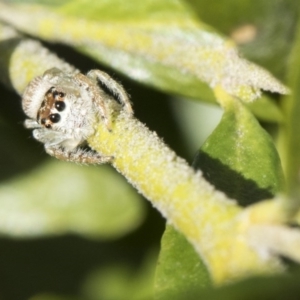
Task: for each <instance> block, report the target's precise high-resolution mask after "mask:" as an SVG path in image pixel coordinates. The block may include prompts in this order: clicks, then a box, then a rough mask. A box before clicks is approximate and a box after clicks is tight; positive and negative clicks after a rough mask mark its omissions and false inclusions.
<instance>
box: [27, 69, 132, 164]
mask: <svg viewBox="0 0 300 300" xmlns="http://www.w3.org/2000/svg"><path fill="white" fill-rule="evenodd" d="M99 82H100V83H102V84H103V85H104V86H106V88H107V89H108V90H110V91H111V92H112V93H113V94H114V95H115V96H116V97H117V99H118V100H119V101H120V102H121V104H122V105H123V106H124V109H125V110H126V111H127V112H128V113H129V114H132V113H133V111H132V108H131V104H130V101H129V99H128V96H127V93H126V92H125V90H124V89H123V87H122V86H121V85H120V84H119V83H117V82H116V81H114V80H113V79H112V78H111V77H110V76H109V75H108V74H106V73H104V72H102V71H100V70H91V71H90V72H88V73H87V75H83V74H81V73H64V72H62V71H61V70H59V69H57V68H52V69H49V70H47V71H46V72H45V73H44V74H43V75H42V76H38V77H36V78H35V79H33V80H32V81H31V82H30V83H29V85H28V86H27V88H26V89H25V92H24V94H23V99H22V106H23V110H24V112H25V113H26V115H27V116H28V117H29V118H30V119H27V120H26V121H25V126H26V127H27V128H32V129H34V130H33V136H34V138H35V139H37V140H38V141H40V142H42V143H44V146H45V150H46V152H47V153H48V154H50V155H52V156H54V157H56V158H58V159H62V160H67V161H74V162H78V163H88V164H89V163H91V164H100V163H105V162H108V161H110V160H111V159H112V157H110V156H100V155H99V154H97V153H95V152H93V151H91V150H89V151H86V150H83V149H82V148H80V145H82V144H83V143H84V142H85V141H86V139H87V138H88V137H89V136H91V135H92V134H93V133H94V131H95V126H96V124H97V122H98V121H99V119H102V120H103V121H104V122H105V124H106V127H107V129H108V130H110V126H111V124H110V114H109V111H108V109H107V102H108V101H109V100H110V99H111V97H110V96H109V95H107V94H106V93H105V92H104V91H103V89H101V88H100V86H99Z"/></svg>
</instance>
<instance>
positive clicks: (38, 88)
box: [22, 76, 51, 119]
mask: <svg viewBox="0 0 300 300" xmlns="http://www.w3.org/2000/svg"><path fill="white" fill-rule="evenodd" d="M50 87H51V84H50V83H49V82H47V81H45V80H44V79H43V77H42V76H38V77H36V78H34V79H33V80H32V81H31V82H30V84H29V85H28V86H27V87H26V89H25V91H24V94H23V98H22V107H23V110H24V112H25V114H26V115H27V116H28V117H30V118H31V119H35V118H36V116H37V113H38V110H39V109H40V107H41V104H42V101H43V99H44V96H45V93H46V92H47V91H48V90H49V89H50Z"/></svg>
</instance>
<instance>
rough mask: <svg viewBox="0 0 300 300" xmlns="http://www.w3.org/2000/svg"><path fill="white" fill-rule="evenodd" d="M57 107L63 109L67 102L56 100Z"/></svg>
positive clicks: (59, 109)
mask: <svg viewBox="0 0 300 300" xmlns="http://www.w3.org/2000/svg"><path fill="white" fill-rule="evenodd" d="M55 108H56V109H57V110H58V111H63V110H64V109H65V108H66V104H65V102H62V101H56V102H55Z"/></svg>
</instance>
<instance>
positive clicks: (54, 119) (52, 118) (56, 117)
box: [49, 114, 60, 123]
mask: <svg viewBox="0 0 300 300" xmlns="http://www.w3.org/2000/svg"><path fill="white" fill-rule="evenodd" d="M49 119H50V121H51V122H53V123H57V122H59V121H60V114H51V115H49Z"/></svg>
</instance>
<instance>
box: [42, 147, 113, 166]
mask: <svg viewBox="0 0 300 300" xmlns="http://www.w3.org/2000/svg"><path fill="white" fill-rule="evenodd" d="M45 150H46V152H47V153H48V154H49V155H51V156H54V157H55V158H57V159H60V160H64V161H68V162H75V163H78V164H104V163H108V162H111V161H112V160H113V157H112V156H101V155H100V154H98V153H96V152H93V151H91V150H83V149H81V148H75V149H73V150H67V149H65V148H63V147H61V146H58V145H55V146H50V145H47V144H46V145H45Z"/></svg>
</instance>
